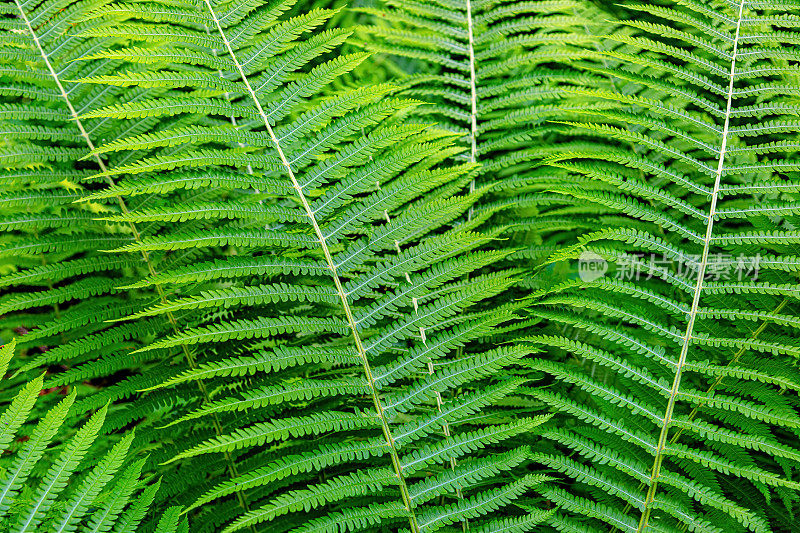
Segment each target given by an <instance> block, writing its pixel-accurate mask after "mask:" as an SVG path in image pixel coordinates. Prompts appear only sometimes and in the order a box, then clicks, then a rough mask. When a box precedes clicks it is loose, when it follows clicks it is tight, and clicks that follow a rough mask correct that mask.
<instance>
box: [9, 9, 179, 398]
mask: <svg viewBox="0 0 800 533" xmlns="http://www.w3.org/2000/svg"><path fill="white" fill-rule="evenodd" d="M101 5H102V2H96V1H89V2H84V1H74V2H70V1H58V2H53V1H44V2H38V1H36V0H33V1H16V0H15V1H12V2H4V3H3V5H2V9H3V18H2V32H0V50H2V51H1V52H0V56H2V60H1V61H2V68H1V69H0V80H1V81H0V130H1V131H2V148H0V152H1V153H0V160H2V164H1V165H0V167H2V169H0V189H1V190H0V227H2V237H0V258H1V259H0V261H2V264H0V335H2V338H3V339H5V340H8V339H9V338H11V337H14V336H16V338H17V340H18V345H19V347H20V349H21V351H22V353H23V354H24V356H25V357H21V358H19V360H15V361H14V365H18V366H22V367H24V368H25V369H26V370H28V369H35V368H39V369H46V368H48V367H50V366H54V365H68V366H72V365H75V364H77V363H79V362H84V361H87V360H102V361H106V370H105V372H102V373H97V374H96V375H101V376H104V377H105V376H109V375H112V374H113V373H114V372H116V371H122V370H127V371H132V372H138V371H140V370H142V368H140V367H138V364H143V363H144V362H145V361H144V360H143V359H141V358H140V359H139V360H138V361H137V360H132V359H130V358H126V359H123V358H121V357H120V353H121V352H122V351H124V350H129V349H130V348H131V347H132V346H136V344H135V342H136V341H137V340H139V339H140V338H141V337H142V336H147V335H152V334H153V333H157V332H159V331H163V330H165V329H167V328H168V327H169V324H168V322H167V321H160V322H158V323H156V322H152V323H149V324H144V323H142V324H139V325H137V326H135V327H124V328H120V327H116V326H112V325H111V324H109V323H106V322H105V321H107V320H113V319H117V318H119V317H121V316H124V315H126V314H127V313H129V312H130V311H131V310H132V309H138V308H140V307H141V306H142V305H144V303H142V304H132V302H133V301H135V300H137V299H139V298H142V300H143V302H150V301H152V298H153V296H152V294H148V293H144V292H139V293H136V294H131V293H125V292H123V291H121V290H120V288H119V287H120V286H122V285H126V284H129V283H133V282H134V281H137V280H139V279H141V277H142V276H143V275H144V274H145V273H147V272H149V271H151V270H154V268H155V266H154V263H156V262H157V261H158V260H159V259H160V258H158V257H156V258H150V257H148V256H147V255H146V254H144V255H143V254H140V255H138V256H128V257H122V256H116V257H112V256H109V255H108V254H107V253H106V252H105V251H104V250H108V249H112V248H115V247H118V246H122V245H125V244H128V243H131V242H136V240H137V239H138V238H139V231H140V230H139V229H137V227H136V225H135V224H133V223H109V222H107V221H105V220H103V217H104V216H105V215H108V214H113V213H116V212H117V211H120V210H121V211H123V212H124V211H127V209H128V206H127V205H126V203H125V202H124V201H123V200H122V199H121V198H118V197H113V196H112V197H111V198H110V199H109V200H108V201H91V202H78V201H79V200H81V199H83V198H84V197H85V196H86V195H87V194H90V193H91V192H92V190H94V189H96V188H97V186H98V185H97V184H95V183H92V182H88V181H87V178H88V177H90V176H92V175H95V174H98V173H100V172H103V171H105V170H107V168H108V167H107V165H108V164H110V162H116V161H117V160H115V159H114V157H113V156H111V157H107V158H104V157H105V156H104V157H100V156H98V155H89V154H91V152H92V150H94V149H95V148H96V147H97V146H98V145H99V144H101V143H103V142H109V141H113V140H115V139H117V138H119V137H128V136H130V135H132V134H139V133H143V132H146V131H150V130H154V129H158V128H159V127H162V126H161V125H159V124H158V123H157V120H155V119H146V120H141V121H137V122H135V123H133V122H122V121H119V120H114V119H107V118H103V119H92V118H84V117H82V115H85V114H87V113H90V112H91V111H92V110H95V109H97V108H100V107H103V106H105V105H109V104H111V103H114V102H117V101H137V100H139V99H142V98H144V97H145V96H146V95H148V94H149V93H150V92H151V90H150V89H148V88H143V87H132V88H121V87H110V86H109V87H101V86H96V85H88V84H77V83H75V81H74V80H76V79H78V78H81V77H85V76H91V75H104V74H107V73H111V72H114V71H116V70H117V69H119V68H123V64H122V62H121V61H102V62H101V61H95V62H91V63H87V62H83V61H78V59H80V58H81V57H83V56H85V55H86V54H91V53H95V52H97V51H99V50H104V49H108V48H110V47H111V46H113V44H114V42H115V38H110V37H100V36H91V35H89V33H90V30H91V29H92V28H93V27H94V26H95V25H96V24H94V23H92V22H87V20H86V19H87V17H88V14H89V13H90V12H91V11H93V10H95V9H97V8H98V7H99V6H101ZM127 68H135V66H129V67H127ZM119 162H120V163H121V161H119ZM104 183H105V184H107V185H113V180H112V179H111V178H108V179H106V180H104ZM112 360H113V362H112ZM15 370H16V369H15ZM24 375H25V376H28V374H24ZM89 377H91V376H89ZM45 381H46V383H45V387H46V388H51V387H53V386H56V385H58V384H57V383H55V382H53V381H52V380H51V379H50V376H48V378H47V379H46V380H45ZM80 381H82V379H78V382H80ZM91 390H92V389H91V388H89V389H82V390H81V394H83V393H84V392H89V391H91Z"/></svg>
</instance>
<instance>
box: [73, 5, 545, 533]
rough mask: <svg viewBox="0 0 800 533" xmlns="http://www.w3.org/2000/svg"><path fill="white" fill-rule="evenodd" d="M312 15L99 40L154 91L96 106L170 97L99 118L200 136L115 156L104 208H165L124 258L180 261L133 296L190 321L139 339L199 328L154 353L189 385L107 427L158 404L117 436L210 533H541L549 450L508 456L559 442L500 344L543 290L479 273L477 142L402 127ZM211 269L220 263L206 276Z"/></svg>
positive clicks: (98, 113)
mask: <svg viewBox="0 0 800 533" xmlns="http://www.w3.org/2000/svg"><path fill="white" fill-rule="evenodd" d="M291 7H292V2H291V1H283V2H278V3H274V4H269V5H268V4H266V3H264V2H260V1H252V2H246V3H241V2H227V3H218V2H211V1H208V2H198V3H186V4H181V5H173V4H161V3H156V2H139V3H131V4H111V5H108V6H104V7H102V8H100V9H98V10H96V11H95V12H94V13H93V14H92V18H95V19H98V20H108V21H112V22H114V21H116V22H118V23H111V24H107V25H101V26H99V29H93V30H92V32H91V33H92V34H93V35H97V36H98V37H107V38H109V39H115V38H117V37H119V38H121V37H122V36H123V35H127V36H132V37H133V39H134V41H133V42H131V43H130V45H129V46H126V47H114V48H111V49H109V50H103V51H98V52H94V53H91V54H88V55H87V56H85V57H84V59H83V60H84V61H88V62H93V61H103V60H114V61H116V60H120V61H124V62H125V63H126V64H129V65H141V66H142V68H131V69H130V70H122V71H118V72H116V73H114V74H103V75H99V76H87V77H85V78H84V79H82V80H81V81H82V83H85V84H88V85H91V86H97V87H107V86H111V87H132V86H146V87H151V88H154V89H156V90H160V91H163V92H162V93H160V94H157V95H154V96H152V97H150V98H143V99H138V100H135V101H129V102H120V103H117V104H114V105H111V106H107V107H105V108H103V109H99V110H95V111H90V112H88V113H86V114H85V115H84V117H85V118H87V119H105V118H110V119H130V120H131V121H132V122H137V121H139V120H141V119H143V118H145V117H148V118H156V119H158V120H161V121H163V120H165V118H167V117H174V118H175V121H176V123H175V124H174V125H170V126H167V127H164V128H162V129H159V130H158V131H155V132H150V133H145V134H140V135H134V136H129V137H125V138H120V139H117V140H115V141H113V142H109V143H107V144H104V145H101V146H98V147H97V149H96V150H95V151H94V152H93V153H95V154H97V155H98V156H99V155H100V154H118V155H117V156H116V157H118V158H119V160H120V163H119V164H116V165H112V166H109V167H108V168H107V169H104V170H102V172H100V173H99V174H98V175H97V176H98V177H109V178H111V179H113V180H115V184H114V185H113V186H110V187H107V188H104V189H102V190H99V191H97V192H96V193H94V194H93V195H92V196H90V197H89V198H88V200H89V201H95V200H97V201H100V200H102V199H106V198H110V197H112V195H120V196H122V197H123V198H126V199H127V198H146V199H147V200H145V201H142V202H141V207H140V208H131V209H128V210H122V209H119V210H112V209H111V208H109V212H107V213H105V214H104V218H105V220H107V221H109V222H111V223H133V224H145V225H148V226H147V227H148V228H151V229H152V231H151V230H150V229H147V230H142V232H141V234H140V235H141V238H140V239H139V240H137V241H136V242H132V243H128V244H124V245H122V246H118V247H116V248H115V250H113V251H112V254H113V256H114V257H135V256H136V255H137V254H141V253H143V252H144V253H147V254H160V255H163V256H165V257H170V258H171V257H175V258H176V259H175V260H174V266H168V267H167V268H163V269H161V270H159V271H158V272H153V273H152V275H151V276H149V277H147V278H145V279H143V280H141V281H139V282H136V283H133V284H131V285H130V286H128V287H127V288H126V289H125V290H134V291H136V290H148V289H152V288H153V287H161V289H160V290H161V291H162V293H163V294H165V295H166V296H165V297H164V298H163V299H160V298H159V299H155V301H153V303H152V305H150V306H147V307H142V308H141V309H139V310H136V311H135V312H129V313H128V315H127V316H126V317H125V320H123V322H122V324H121V325H120V326H119V327H120V328H124V327H126V326H125V325H126V324H127V325H131V324H145V323H147V324H149V323H151V322H152V321H156V322H157V321H163V320H164V318H165V317H168V321H169V322H170V323H173V324H174V325H175V328H174V331H172V332H169V333H166V334H165V333H161V332H157V334H156V335H155V336H154V338H153V340H152V342H150V343H148V344H146V345H144V346H142V347H141V348H139V349H138V350H136V351H134V352H133V353H132V356H133V357H140V355H139V354H142V355H141V356H147V354H158V355H159V357H161V358H162V360H164V361H172V366H171V367H170V366H167V365H163V366H162V367H159V368H157V369H154V371H153V372H150V373H147V374H143V375H141V376H137V377H134V378H131V380H129V381H128V382H125V383H123V384H122V385H120V386H118V387H116V388H111V389H108V394H107V395H105V394H95V395H93V396H91V397H89V398H87V399H86V400H85V403H84V406H85V407H97V406H98V402H103V401H106V399H108V397H109V396H113V395H115V394H117V393H118V392H119V391H121V390H123V389H124V390H131V389H132V388H133V387H135V388H137V389H147V390H148V392H146V393H145V394H144V395H143V396H142V397H140V398H139V399H137V401H136V402H135V403H134V404H132V405H131V406H130V408H129V409H125V410H122V411H120V413H119V414H118V416H117V418H116V419H115V420H114V425H123V424H127V423H129V422H130V421H133V420H136V419H138V418H140V417H142V416H143V414H147V415H148V424H146V425H150V428H148V429H147V430H143V431H142V437H141V438H142V439H144V440H146V441H148V442H153V443H154V444H155V443H158V444H159V446H158V447H157V448H156V449H155V450H154V451H153V457H154V458H155V460H157V461H159V462H162V463H164V465H163V466H162V467H161V469H162V470H163V473H164V485H165V490H166V492H165V497H168V498H170V501H174V502H179V503H181V504H185V505H186V506H187V507H188V511H189V512H190V513H192V514H193V515H195V516H196V518H195V519H194V520H193V521H192V523H193V528H195V530H197V531H226V532H232V531H238V530H243V529H247V530H250V531H257V530H268V531H275V532H280V531H297V532H299V531H341V530H347V531H357V530H364V529H367V530H376V528H381V529H391V530H407V529H406V528H410V530H411V531H413V532H414V533H421V532H423V531H425V532H428V531H437V530H443V529H446V528H449V527H451V526H452V525H453V524H456V525H457V527H462V526H458V524H464V525H463V527H467V525H466V524H469V527H471V528H473V527H474V528H477V529H478V530H480V529H481V528H483V529H485V530H487V531H494V530H496V527H497V526H496V525H497V524H504V526H503V527H506V526H505V524H506V523H507V524H508V526H507V527H510V528H517V530H520V531H522V530H529V529H530V528H532V527H534V525H535V524H536V523H537V522H538V521H540V520H541V519H543V518H545V517H546V514H545V513H543V512H541V511H537V510H535V509H529V508H527V507H524V508H523V507H518V506H515V505H514V502H516V501H517V500H519V499H520V498H523V499H525V500H526V501H528V500H530V497H529V495H530V494H531V488H532V487H533V486H535V485H537V484H539V483H541V482H542V481H543V480H544V479H545V478H544V477H543V476H541V475H536V474H528V473H527V469H526V468H525V466H526V465H529V464H530V460H529V453H528V450H527V448H525V447H515V448H513V449H510V450H508V448H507V447H506V446H501V447H500V448H499V449H500V450H502V451H503V452H504V453H503V454H502V455H495V454H494V453H493V450H495V448H496V445H497V444H498V443H501V442H506V441H508V440H509V439H512V438H514V437H517V436H519V435H522V434H525V433H528V432H530V431H531V430H533V428H535V427H536V426H537V425H539V424H540V423H541V421H542V419H540V418H536V417H533V418H522V419H515V420H510V419H508V417H504V416H503V413H502V409H500V408H499V407H498V405H499V404H500V403H501V402H502V400H503V399H504V398H505V397H506V396H507V395H509V394H510V393H512V392H513V391H514V390H515V389H516V388H518V387H519V386H520V385H521V384H522V383H524V380H522V379H517V378H513V377H512V375H511V374H509V375H506V374H505V373H504V372H503V371H502V370H503V369H504V368H510V367H513V366H515V365H519V364H520V363H521V362H522V360H523V359H524V358H525V357H526V356H527V355H528V353H529V350H527V349H524V348H520V347H517V346H513V345H497V344H496V343H495V342H493V340H492V336H493V330H494V328H495V326H498V325H501V324H503V323H505V322H508V321H510V320H513V319H515V317H516V313H517V311H518V310H519V308H520V304H519V303H518V302H515V301H513V300H509V301H508V302H504V300H503V298H502V294H503V293H504V291H505V290H506V289H507V288H508V287H509V286H510V285H511V284H512V283H514V282H515V280H516V278H515V276H517V274H518V272H517V271H516V270H503V269H497V268H490V267H491V266H492V265H494V264H495V263H497V262H498V261H500V260H501V259H502V258H503V257H505V256H506V255H507V252H495V251H480V250H477V248H478V247H479V246H480V245H482V244H485V243H486V242H487V241H488V240H490V239H491V238H492V235H490V234H480V233H477V232H475V227H476V226H477V225H478V224H480V223H481V222H482V221H483V220H485V219H486V218H487V217H488V216H490V215H491V210H490V209H489V210H486V212H485V213H484V214H482V215H481V216H475V217H473V218H472V220H470V221H469V222H463V216H464V215H465V214H466V212H467V211H468V210H469V209H470V207H471V206H472V205H473V204H474V202H475V201H476V200H477V199H478V198H480V197H481V196H482V195H484V194H486V192H487V189H486V188H477V189H475V190H473V191H469V190H468V187H467V185H468V183H469V182H470V181H471V180H472V179H473V177H474V174H475V171H476V166H475V165H474V164H472V163H465V164H460V165H455V166H452V165H451V166H444V165H442V164H441V162H442V161H444V160H447V159H449V158H451V157H452V156H454V155H455V154H457V153H459V152H460V151H462V148H459V147H458V146H454V145H453V143H452V137H453V135H452V134H450V133H448V132H446V131H443V130H441V129H435V128H432V127H430V126H429V125H427V124H424V123H415V122H413V121H409V120H404V119H403V115H408V111H409V110H410V109H411V108H412V107H414V106H416V105H417V104H418V102H416V101H414V100H410V99H406V98H397V97H388V96H386V95H387V93H389V92H390V91H391V87H390V86H383V85H377V86H358V87H355V88H348V87H345V86H343V85H342V84H341V83H340V82H339V81H337V79H338V78H340V77H341V76H342V75H343V74H346V73H347V72H349V71H350V70H352V69H353V68H355V67H356V66H358V65H359V64H360V63H361V62H363V61H364V60H365V58H366V55H365V54H363V53H357V54H352V55H343V56H341V55H337V54H336V53H335V50H336V49H337V47H338V46H339V45H340V44H341V43H342V42H343V41H344V39H345V38H346V37H347V36H348V34H349V32H348V31H345V30H340V29H332V30H323V29H321V28H322V27H323V25H324V24H325V23H326V21H327V20H328V19H329V18H330V17H331V16H332V15H333V13H334V12H333V11H331V10H326V9H315V10H313V11H311V12H309V13H307V14H301V15H298V16H294V17H286V16H283V15H282V14H283V13H284V12H286V11H287V10H289V9H290V8H291ZM156 25H157V26H158V30H157V31H154V28H155V27H156ZM147 65H157V68H156V69H155V70H147V69H146V68H145V66H147ZM334 83H336V85H334ZM323 89H324V90H325V92H324V96H322V94H323V92H322V91H323ZM180 117H186V119H185V120H181V118H180ZM465 190H466V192H464V191H465ZM208 198H212V201H211V202H209V201H208ZM458 221H461V222H458ZM196 250H200V251H205V250H208V256H209V259H205V258H202V257H201V258H200V259H195V260H192V257H191V256H188V257H187V256H184V255H183V254H186V253H187V252H189V251H196ZM212 256H213V259H211V257H212ZM468 274H469V275H471V277H470V278H469V280H468V281H465V279H466V278H465V276H466V275H468ZM489 298H496V301H497V302H499V303H498V306H497V307H495V308H492V309H484V308H482V307H480V306H478V305H477V304H479V303H480V302H482V301H485V300H487V299H489ZM456 354H458V357H456ZM100 363H101V361H97V362H96V363H95V362H89V363H86V364H85V365H83V367H87V366H88V367H91V365H94V364H100ZM81 368H82V367H77V368H75V369H72V370H70V371H68V372H67V373H65V374H69V373H72V376H71V379H76V378H77V377H78V376H79V374H76V372H80V370H81ZM88 371H89V372H91V368H89V370H88ZM65 379H66V378H65ZM115 391H116V392H115ZM148 410H149V412H148ZM478 415H481V416H478ZM492 416H494V419H492ZM159 418H161V422H160V426H161V427H153V423H154V421H156V420H158V419H159ZM187 479H191V480H192V481H193V482H192V483H188V484H187ZM499 509H503V515H502V516H503V517H504V518H503V519H498V518H497V516H496V515H495V513H496V512H497V511H498V510H499ZM509 517H510V518H509ZM509 520H510V521H509ZM265 528H266V529H265Z"/></svg>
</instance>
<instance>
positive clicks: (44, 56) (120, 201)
mask: <svg viewBox="0 0 800 533" xmlns="http://www.w3.org/2000/svg"><path fill="white" fill-rule="evenodd" d="M14 4H15V5H16V7H17V10H18V11H19V14H20V17H21V18H22V20H23V21H24V22H25V26H26V27H27V29H28V32H29V33H30V35H31V38H32V39H33V42H34V43H35V44H36V48H37V50H38V51H39V54H40V55H41V56H42V60H43V61H44V63H45V66H46V67H47V70H48V72H49V73H50V76H51V77H52V78H53V81H54V82H55V84H56V87H58V90H59V92H60V93H61V97H62V98H63V99H64V103H65V104H66V105H67V109H68V110H69V113H70V115H71V117H72V120H73V121H74V122H75V125H76V126H77V127H78V131H80V134H81V137H82V138H83V139H84V141H85V142H86V145H87V147H88V148H89V151H90V153H91V154H92V158H93V159H94V160H95V161H96V163H97V165H98V167H99V168H100V171H101V172H102V173H103V174H105V173H106V172H107V171H108V168H107V167H106V164H105V163H104V162H103V160H102V158H101V157H100V155H99V154H97V153H95V150H96V149H95V145H94V142H92V139H91V137H90V136H89V133H88V132H87V131H86V128H85V127H84V126H83V122H82V121H81V119H80V117H78V113H77V111H76V110H75V107H74V106H73V105H72V101H71V100H70V98H69V95H68V93H67V91H66V90H65V89H64V85H63V84H62V83H61V79H60V78H59V76H58V73H57V72H56V71H55V69H54V68H53V64H52V63H51V61H50V58H49V57H48V55H47V52H46V51H45V50H44V47H43V46H42V44H41V42H40V41H39V37H38V36H37V35H36V32H35V31H34V29H33V25H32V24H31V21H30V19H28V16H27V14H26V13H25V10H24V9H23V7H22V4H20V2H19V0H14ZM104 180H105V181H106V183H107V184H108V185H109V186H111V187H114V186H115V183H114V180H113V179H112V178H111V177H110V176H104ZM115 199H116V201H117V203H118V204H119V206H120V209H121V210H122V212H123V213H124V214H125V215H130V211H129V210H128V207H127V205H126V204H125V201H124V200H123V199H122V197H121V196H115ZM128 227H129V228H130V230H131V233H132V234H133V238H134V240H135V241H136V242H138V243H141V242H142V238H141V234H140V233H139V230H138V229H137V228H136V224H135V223H134V222H128ZM141 255H142V258H143V259H144V262H145V264H146V265H147V270H148V272H149V274H150V275H151V276H155V275H156V270H155V267H154V266H153V263H152V261H151V260H150V255H149V253H148V252H147V251H146V250H142V251H141ZM155 288H156V291H157V293H158V296H159V299H160V300H161V302H162V303H166V302H167V298H166V295H165V294H164V290H163V288H162V286H161V285H160V284H156V285H155ZM166 316H167V320H168V321H169V323H170V326H171V327H172V330H173V332H174V333H178V331H179V330H178V323H177V321H176V320H175V316H174V315H173V314H172V313H171V312H169V313H167V314H166ZM181 348H182V351H183V354H184V357H185V358H186V361H187V363H188V364H189V366H190V367H191V368H193V369H196V368H197V362H196V361H195V359H194V357H193V356H192V354H191V353H190V351H189V349H188V348H187V347H186V346H185V345H183V346H181ZM198 388H199V389H200V393H201V394H202V396H203V400H204V401H205V402H209V401H210V397H209V395H208V391H207V390H206V387H205V385H204V384H203V382H202V381H198ZM213 419H214V422H213V423H214V429H215V431H216V432H217V435H222V426H221V424H220V422H219V420H218V419H217V416H216V414H215V415H214V416H213ZM225 456H226V459H227V464H228V469H229V471H230V473H231V475H233V476H236V475H238V472H237V469H236V465H235V464H234V462H233V459H232V457H231V456H230V453H229V452H225ZM237 498H238V499H239V504H240V505H241V506H242V508H244V509H245V510H247V502H246V500H245V498H244V495H243V494H241V492H237Z"/></svg>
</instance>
